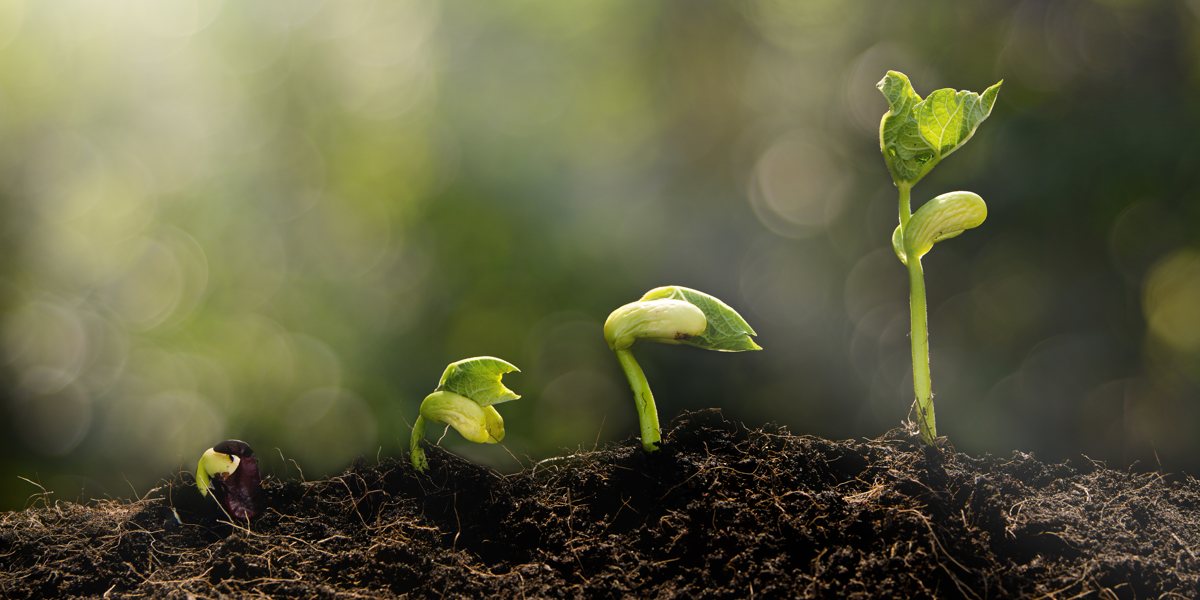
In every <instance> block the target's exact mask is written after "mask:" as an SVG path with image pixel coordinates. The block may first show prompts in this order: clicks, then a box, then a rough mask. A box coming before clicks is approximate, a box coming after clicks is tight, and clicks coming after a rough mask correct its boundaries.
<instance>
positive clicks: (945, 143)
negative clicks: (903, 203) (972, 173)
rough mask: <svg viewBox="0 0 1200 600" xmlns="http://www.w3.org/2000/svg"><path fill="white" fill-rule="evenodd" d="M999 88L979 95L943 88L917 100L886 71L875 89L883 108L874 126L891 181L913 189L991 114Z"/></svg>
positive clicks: (903, 80) (900, 78)
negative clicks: (885, 106)
mask: <svg viewBox="0 0 1200 600" xmlns="http://www.w3.org/2000/svg"><path fill="white" fill-rule="evenodd" d="M1001 83H1003V82H999V83H996V84H995V85H993V86H991V87H989V88H987V89H986V90H984V92H983V94H977V93H975V92H969V91H956V90H952V89H949V88H945V89H940V90H937V91H935V92H933V93H931V94H929V96H928V97H927V98H925V99H923V100H922V99H921V96H920V95H919V94H917V92H916V91H915V90H914V89H913V87H912V83H911V82H910V81H909V80H908V77H907V76H906V75H904V74H903V73H900V72H898V71H888V72H887V74H886V75H884V77H883V79H882V80H880V82H879V83H878V84H877V85H876V87H877V88H879V91H880V92H881V93H882V94H883V96H884V98H886V99H887V102H888V112H886V113H884V115H883V120H882V122H881V123H880V124H879V149H880V151H882V152H883V158H884V161H885V162H886V163H887V166H888V171H890V172H891V174H892V180H893V181H894V182H896V184H897V185H900V184H909V185H911V184H915V183H916V182H917V181H919V180H920V179H921V178H922V177H924V176H925V175H926V174H928V173H929V171H931V170H932V169H933V167H934V166H936V165H937V164H938V162H940V161H941V160H942V159H943V158H946V157H947V156H949V155H950V154H951V153H952V152H954V151H955V150H957V149H958V148H960V147H962V145H963V144H965V143H966V142H967V140H969V139H971V136H972V135H974V134H975V130H976V129H977V128H978V127H979V124H980V123H982V122H983V121H984V119H987V118H988V115H990V114H991V113H992V106H994V105H995V103H996V96H997V95H998V94H999V93H1000V84H1001Z"/></svg>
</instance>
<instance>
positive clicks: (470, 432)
mask: <svg viewBox="0 0 1200 600" xmlns="http://www.w3.org/2000/svg"><path fill="white" fill-rule="evenodd" d="M520 371H521V370H520V369H518V368H516V367H515V366H513V365H512V364H511V363H509V362H507V361H503V360H500V359H499V358H493V357H491V356H477V357H475V358H467V359H463V360H460V361H458V362H453V363H450V365H449V366H447V367H446V371H445V372H444V373H442V379H441V381H440V382H438V386H437V389H435V390H434V391H433V393H432V394H429V395H428V396H426V397H425V399H424V400H423V401H421V409H420V415H418V416H417V421H416V422H415V423H413V429H412V437H411V438H409V459H410V460H411V461H412V465H413V467H414V468H416V469H417V470H418V471H425V470H427V469H428V468H429V462H428V461H427V460H426V458H425V450H423V449H422V448H421V440H423V439H424V438H425V422H426V421H432V422H434V423H445V424H446V425H449V426H450V427H453V428H454V430H455V431H457V432H458V433H459V435H462V436H463V437H464V438H466V439H467V440H469V441H472V442H475V443H476V444H495V443H498V442H500V441H502V440H503V439H504V418H503V417H501V416H500V413H499V412H497V411H496V409H495V407H494V406H492V405H494V404H500V403H501V402H508V401H509V400H516V399H517V398H520V397H521V396H519V395H517V394H516V393H515V392H513V391H512V390H510V389H508V388H507V387H504V384H503V383H501V381H500V380H501V378H503V377H504V375H505V374H506V373H514V372H516V373H519V372H520Z"/></svg>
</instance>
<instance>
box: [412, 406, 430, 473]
mask: <svg viewBox="0 0 1200 600" xmlns="http://www.w3.org/2000/svg"><path fill="white" fill-rule="evenodd" d="M423 439H425V417H422V416H418V417H417V420H416V422H414V423H413V428H412V436H411V437H409V438H408V459H409V460H410V461H412V466H413V468H414V469H416V470H418V471H421V472H424V471H426V470H428V469H429V461H427V460H425V450H424V449H423V448H421V440H423Z"/></svg>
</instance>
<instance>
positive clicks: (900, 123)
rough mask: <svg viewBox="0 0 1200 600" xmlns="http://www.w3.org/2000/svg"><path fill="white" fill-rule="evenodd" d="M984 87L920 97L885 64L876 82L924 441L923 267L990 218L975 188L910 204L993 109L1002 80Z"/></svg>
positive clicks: (928, 398)
mask: <svg viewBox="0 0 1200 600" xmlns="http://www.w3.org/2000/svg"><path fill="white" fill-rule="evenodd" d="M1001 83H1004V82H1003V81H1000V82H997V83H996V84H995V85H993V86H991V87H989V88H987V89H986V90H984V91H983V93H982V94H977V93H975V92H968V91H955V90H952V89H949V88H945V89H940V90H937V91H934V92H933V93H931V94H929V97H927V98H924V99H922V98H921V96H919V95H918V94H917V92H916V91H914V90H913V87H912V84H911V83H910V82H909V81H908V77H907V76H905V75H904V74H903V73H900V72H897V71H888V72H887V74H886V75H884V77H883V79H882V80H881V81H880V82H879V84H878V85H876V87H878V88H879V91H880V92H883V96H884V97H885V98H887V102H888V112H886V113H884V115H883V121H882V122H881V123H880V124H879V149H880V150H881V151H882V152H883V159H884V162H886V163H887V167H888V171H890V172H891V174H892V181H893V182H894V183H895V184H896V188H897V189H898V190H899V192H900V225H899V226H897V227H896V230H895V231H894V232H892V249H893V250H895V252H896V256H897V257H898V258H899V259H900V262H901V263H903V264H904V265H905V266H906V267H908V282H909V318H910V326H911V332H910V336H909V337H910V341H911V343H912V362H913V391H914V393H915V395H916V407H917V426H918V428H919V429H920V432H921V440H922V441H924V442H925V443H926V444H929V445H933V443H934V440H935V439H936V438H937V423H936V420H935V419H934V415H933V383H932V380H931V378H930V374H929V329H928V320H929V319H928V315H927V309H926V306H925V274H924V271H923V270H922V269H921V257H922V256H924V255H925V253H927V252H929V250H930V249H932V248H933V245H934V244H936V243H937V242H940V241H942V240H945V239H949V238H952V237H955V236H957V235H959V234H961V233H962V232H964V231H966V230H968V229H973V228H975V227H978V226H979V225H980V224H982V223H983V220H984V219H985V218H987V205H986V204H984V202H983V198H980V197H979V196H978V195H977V194H973V193H971V192H950V193H947V194H942V195H941V196H938V197H936V198H934V199H933V200H930V201H929V202H926V203H925V204H924V205H923V206H921V208H919V209H917V212H916V213H913V212H912V211H911V207H910V196H911V193H912V188H913V186H914V185H916V183H917V182H918V181H920V180H921V178H922V177H924V176H925V175H927V174H928V173H929V172H930V171H932V170H933V168H934V167H936V166H937V165H938V163H940V162H941V161H942V159H944V158H946V157H947V156H950V154H952V153H953V152H954V151H955V150H958V149H959V148H961V147H962V145H963V144H965V143H967V140H969V139H971V136H972V135H974V134H975V129H976V128H977V127H979V124H980V123H982V122H983V121H984V119H986V118H988V115H990V114H991V113H992V106H993V105H994V104H995V103H996V95H997V94H999V93H1000V84H1001Z"/></svg>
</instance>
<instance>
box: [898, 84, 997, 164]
mask: <svg viewBox="0 0 1200 600" xmlns="http://www.w3.org/2000/svg"><path fill="white" fill-rule="evenodd" d="M1002 83H1004V82H1003V81H1001V82H998V83H996V84H995V85H993V86H992V87H989V88H988V89H986V90H984V92H983V95H980V94H977V93H975V92H968V91H965V90H963V91H954V90H952V89H949V88H946V89H941V90H937V91H936V92H933V93H932V94H929V97H928V98H926V99H924V100H922V101H920V102H918V103H917V105H916V106H915V107H914V108H913V112H914V113H915V115H916V120H917V128H918V130H919V131H920V133H921V138H922V139H923V140H924V141H925V143H926V144H928V145H929V148H930V149H931V150H933V154H934V156H935V157H936V158H937V159H938V160H941V159H943V158H946V157H947V156H949V155H950V153H951V152H954V151H955V150H957V149H958V148H960V147H961V146H962V145H963V144H965V143H967V140H969V139H971V136H972V135H975V130H976V129H977V128H978V127H979V124H980V123H982V122H983V120H984V119H986V118H988V115H991V114H992V106H993V105H995V104H996V95H997V94H999V93H1000V84H1002Z"/></svg>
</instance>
